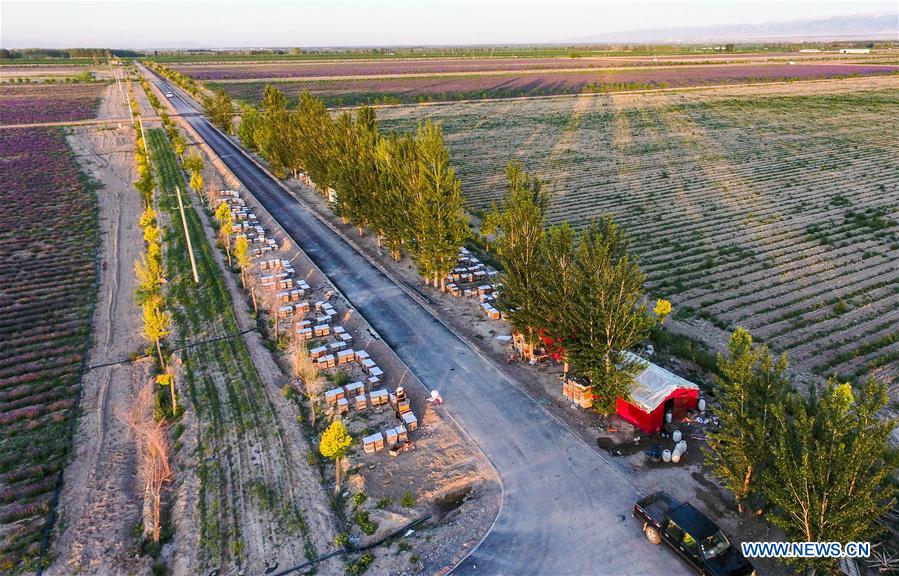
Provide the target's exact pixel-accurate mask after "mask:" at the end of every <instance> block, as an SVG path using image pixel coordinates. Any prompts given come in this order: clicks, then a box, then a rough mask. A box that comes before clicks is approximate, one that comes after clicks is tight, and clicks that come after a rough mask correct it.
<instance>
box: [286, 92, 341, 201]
mask: <svg viewBox="0 0 899 576" xmlns="http://www.w3.org/2000/svg"><path fill="white" fill-rule="evenodd" d="M292 122H293V123H294V125H295V128H296V134H297V141H296V149H295V153H296V154H298V155H299V157H300V158H301V159H302V162H303V167H304V168H305V170H306V173H307V174H308V175H309V177H310V178H312V180H313V181H314V182H315V183H316V184H317V185H318V186H320V187H321V188H322V192H323V193H324V192H325V191H326V190H327V188H328V187H329V186H332V185H333V175H332V173H331V170H332V167H333V162H332V160H331V158H332V157H333V156H334V152H333V150H334V141H335V138H334V122H333V121H332V119H331V115H330V114H329V113H328V109H327V108H326V107H325V103H324V102H322V101H321V100H319V99H318V98H315V97H314V96H312V95H311V94H309V93H308V92H303V93H301V94H300V100H299V103H298V104H297V109H296V110H295V111H294V112H293V118H292Z"/></svg>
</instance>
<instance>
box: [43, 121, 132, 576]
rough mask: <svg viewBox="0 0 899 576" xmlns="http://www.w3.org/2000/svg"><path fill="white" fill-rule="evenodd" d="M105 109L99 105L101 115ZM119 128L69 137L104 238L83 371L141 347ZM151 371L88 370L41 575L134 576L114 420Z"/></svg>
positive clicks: (123, 447) (127, 453)
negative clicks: (90, 184)
mask: <svg viewBox="0 0 899 576" xmlns="http://www.w3.org/2000/svg"><path fill="white" fill-rule="evenodd" d="M104 108H105V107H104ZM130 130H131V128H130V125H129V126H127V127H122V128H121V129H105V130H104V129H95V128H78V129H74V130H72V132H71V134H70V135H69V137H68V142H69V145H70V146H71V147H72V150H73V151H74V152H75V154H76V156H77V157H78V158H79V162H80V163H81V166H82V168H83V169H84V170H85V172H87V173H88V174H89V175H90V176H91V177H92V178H94V179H95V180H96V181H97V182H99V183H100V184H101V185H102V188H100V189H99V190H98V191H97V197H98V200H99V206H100V231H101V235H102V243H103V247H102V252H101V254H102V265H101V275H100V293H99V300H98V303H97V308H96V312H95V317H94V345H93V347H92V349H91V353H90V359H89V364H90V365H97V364H105V363H107V362H112V361H116V360H119V359H122V358H126V357H127V356H128V355H129V354H130V353H131V352H134V351H136V350H138V349H139V348H140V346H141V345H142V341H141V339H140V336H139V334H140V330H141V319H140V315H139V312H138V310H137V308H136V306H135V305H134V282H135V280H134V273H133V271H132V266H133V263H134V261H135V260H137V259H138V257H139V254H140V251H141V249H142V237H141V232H140V227H139V226H138V225H137V218H138V216H139V214H140V210H141V205H140V198H139V197H138V193H137V191H136V190H135V189H134V187H133V186H132V185H131V182H132V181H133V180H134V179H135V178H136V176H135V169H134V166H133V146H134V142H133V137H132V134H131V131H130ZM148 372H149V365H148V363H147V362H141V363H136V364H131V363H123V364H115V365H112V366H105V367H101V368H96V369H93V370H89V371H88V372H87V373H86V374H85V376H84V380H83V382H82V385H83V387H84V395H83V398H82V401H81V407H82V410H83V414H82V416H81V420H80V422H79V426H78V430H77V433H76V435H75V450H74V454H73V456H72V462H71V464H70V465H69V466H68V468H67V469H66V472H65V483H64V486H63V491H62V494H61V497H60V523H59V524H58V529H59V534H58V536H57V538H56V539H55V541H54V544H53V548H52V552H53V556H54V558H56V562H55V563H54V564H53V565H52V566H51V567H50V569H49V570H48V573H49V574H71V573H73V572H75V571H78V572H79V573H81V574H112V573H118V572H122V571H128V572H134V571H137V572H140V571H141V570H140V566H139V565H135V561H134V550H133V544H132V540H133V539H132V537H131V530H132V529H133V528H134V526H135V525H136V524H137V523H138V522H139V521H140V520H141V505H140V501H139V500H138V499H136V498H135V493H136V491H137V487H136V477H135V468H136V459H135V451H134V443H133V439H132V437H131V434H130V433H129V431H128V429H127V427H126V425H125V424H124V423H123V422H122V421H121V420H120V418H119V414H121V413H123V412H124V411H126V410H127V409H128V407H129V406H130V403H131V398H132V394H133V392H134V391H135V390H136V389H137V387H138V386H139V385H140V384H141V383H142V382H143V381H144V379H145V378H146V377H147V375H148Z"/></svg>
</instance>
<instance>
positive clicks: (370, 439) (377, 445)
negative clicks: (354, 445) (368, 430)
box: [362, 432, 384, 454]
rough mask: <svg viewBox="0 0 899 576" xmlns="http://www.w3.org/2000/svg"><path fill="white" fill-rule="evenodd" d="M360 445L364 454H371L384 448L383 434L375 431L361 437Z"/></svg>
mask: <svg viewBox="0 0 899 576" xmlns="http://www.w3.org/2000/svg"><path fill="white" fill-rule="evenodd" d="M362 447H363V449H364V450H365V453H366V454H371V453H373V452H377V451H379V450H383V449H384V436H383V435H381V433H380V432H376V433H374V434H372V435H371V436H366V437H365V438H363V439H362Z"/></svg>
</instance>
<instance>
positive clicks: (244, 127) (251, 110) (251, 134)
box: [237, 104, 262, 152]
mask: <svg viewBox="0 0 899 576" xmlns="http://www.w3.org/2000/svg"><path fill="white" fill-rule="evenodd" d="M261 124H262V114H260V112H259V109H258V108H256V107H255V106H250V105H249V104H244V105H243V106H241V107H240V123H239V124H238V125H237V137H238V138H239V139H240V142H241V144H243V145H244V146H245V147H246V148H248V149H250V150H253V151H254V152H255V151H257V150H259V146H258V144H257V143H256V132H257V130H259V129H260V126H261Z"/></svg>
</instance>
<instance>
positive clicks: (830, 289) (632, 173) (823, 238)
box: [383, 89, 899, 371]
mask: <svg viewBox="0 0 899 576" xmlns="http://www.w3.org/2000/svg"><path fill="white" fill-rule="evenodd" d="M647 100H651V105H643V106H641V105H640V103H639V102H638V101H636V99H635V98H634V97H628V98H627V99H626V100H624V99H621V98H619V97H616V96H614V95H613V96H608V97H593V98H591V99H589V101H587V100H582V99H572V100H569V101H568V102H567V107H563V106H562V105H561V103H558V102H550V101H546V102H539V101H536V102H533V103H530V102H529V103H527V104H524V105H520V104H519V105H518V106H517V108H512V109H510V108H509V107H505V106H502V103H491V104H473V105H468V106H464V107H462V106H457V107H447V108H439V109H434V108H431V109H428V110H427V112H428V113H429V115H430V116H432V117H434V116H437V118H438V119H440V118H443V119H444V122H443V126H444V130H445V131H446V133H447V141H448V143H449V144H450V146H451V148H452V149H453V152H454V156H453V157H454V161H455V162H456V163H457V165H458V167H459V174H460V176H461V178H462V181H463V189H464V191H465V193H466V197H467V200H468V203H469V206H470V207H471V208H473V209H475V210H477V209H479V208H482V207H485V206H487V205H489V203H490V202H491V201H492V200H493V199H495V198H497V197H498V195H499V194H500V193H501V191H502V185H503V184H502V182H501V179H500V178H499V175H500V174H501V166H502V164H503V163H505V162H506V161H507V160H508V158H509V157H512V156H516V157H519V158H520V159H522V161H523V162H524V163H525V165H526V167H528V168H530V169H536V170H537V171H538V172H539V173H540V174H541V175H542V176H543V177H544V178H545V179H547V180H548V187H549V188H550V190H551V191H552V193H553V201H552V202H553V204H552V207H551V209H550V218H551V220H553V221H560V220H568V221H571V222H573V223H574V224H575V225H582V224H583V223H585V222H587V221H589V219H591V218H595V217H597V216H599V215H601V214H603V213H612V214H613V215H614V216H615V217H616V220H618V221H619V222H621V223H622V224H623V225H624V227H625V228H626V229H627V231H628V232H629V234H630V235H631V238H632V240H633V245H634V251H635V253H637V254H639V255H640V257H641V262H642V264H643V267H644V269H645V270H646V271H647V272H648V273H649V276H650V287H651V289H652V290H653V292H655V293H658V294H659V295H663V296H667V295H671V296H672V297H673V299H674V300H675V303H676V307H679V308H680V309H681V312H682V313H681V315H680V317H681V318H682V319H683V318H685V317H687V318H688V317H689V316H690V314H695V315H699V316H700V317H705V318H707V319H709V320H713V321H714V322H715V323H716V324H718V325H720V326H721V327H722V328H726V327H729V326H730V327H732V326H733V325H736V324H744V325H747V326H750V327H752V328H753V329H754V333H757V334H758V335H759V336H761V337H763V338H768V337H771V338H772V340H771V342H772V344H774V345H775V346H776V347H778V348H779V349H783V350H786V351H792V348H793V346H799V345H800V343H802V344H803V346H804V347H803V348H802V349H799V350H798V351H800V352H802V354H801V355H799V357H797V358H796V360H797V361H798V363H799V364H800V366H804V367H806V368H808V367H811V366H813V365H817V366H819V367H820V366H824V365H828V364H829V363H830V362H831V360H833V359H837V360H838V359H840V358H843V357H844V356H845V353H847V352H848V353H850V354H851V351H847V350H844V349H843V348H846V347H850V348H851V347H853V346H858V347H863V346H867V345H868V343H869V342H878V341H879V340H881V339H882V338H883V336H884V332H883V330H882V329H880V324H878V321H877V315H876V314H873V313H871V310H886V309H888V308H889V302H893V301H894V300H893V298H894V296H895V294H894V291H893V290H891V283H892V282H895V279H896V275H897V274H896V270H895V266H894V265H893V264H892V263H893V262H895V261H896V260H897V252H899V238H897V233H896V232H897V229H896V228H895V219H896V210H897V204H899V198H897V196H899V192H897V178H896V173H897V162H896V157H895V154H894V152H893V150H895V148H896V146H897V145H899V141H897V139H896V136H895V135H896V134H897V133H899V125H897V123H896V120H895V118H896V117H897V115H896V114H895V112H896V111H897V110H899V93H897V92H896V91H895V90H889V89H884V90H880V91H878V92H863V93H859V94H857V95H848V96H847V95H841V96H839V97H836V96H833V95H828V94H826V93H824V94H821V95H815V96H779V97H770V98H765V99H764V100H761V99H755V98H740V97H730V98H710V99H708V100H703V97H702V95H701V94H700V93H697V94H695V95H692V96H688V97H684V96H672V97H671V98H670V101H668V100H669V99H665V98H659V97H654V98H652V99H647ZM422 112H424V111H415V110H411V111H410V110H402V111H399V110H398V111H397V112H396V114H395V115H394V117H395V118H396V120H394V121H392V122H391V121H390V120H389V118H390V116H391V115H390V114H389V113H388V114H385V115H384V116H385V117H386V118H388V119H387V120H384V121H383V124H384V125H385V126H386V127H387V128H389V129H393V128H398V129H403V128H405V127H408V126H409V125H411V124H413V123H414V122H415V121H417V118H419V117H420V116H419V114H421V113H422ZM500 126H502V132H500V130H501V128H500ZM862 175H864V176H863V177H861V176H862ZM841 301H843V302H844V304H842V305H841V306H847V310H846V312H852V311H855V310H861V309H862V307H864V309H865V312H864V315H863V320H859V321H858V323H857V324H855V325H854V326H855V334H857V335H859V338H858V340H857V341H851V342H846V343H845V344H844V345H842V347H841V346H837V345H835V344H834V342H833V338H832V337H831V332H835V331H836V330H837V328H838V325H837V323H836V322H834V314H833V313H824V311H825V310H829V308H830V307H831V306H833V305H835V304H836V303H838V302H841ZM691 310H692V312H691ZM685 312H686V314H685ZM810 335H815V338H814V339H812V340H811V341H810V340H809V337H810ZM881 343H882V344H884V345H885V346H888V345H889V343H888V342H887V341H886V340H883V341H881ZM810 345H811V346H815V345H821V346H824V347H825V351H824V353H823V354H822V356H821V357H816V356H815V355H814V354H813V353H811V350H810V349H809V348H808V346H810ZM793 356H797V355H796V354H793ZM841 364H842V363H837V364H835V365H833V366H829V365H828V366H827V368H828V369H836V370H837V371H841V370H842V368H843V367H842V366H841ZM847 368H848V364H847Z"/></svg>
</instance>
